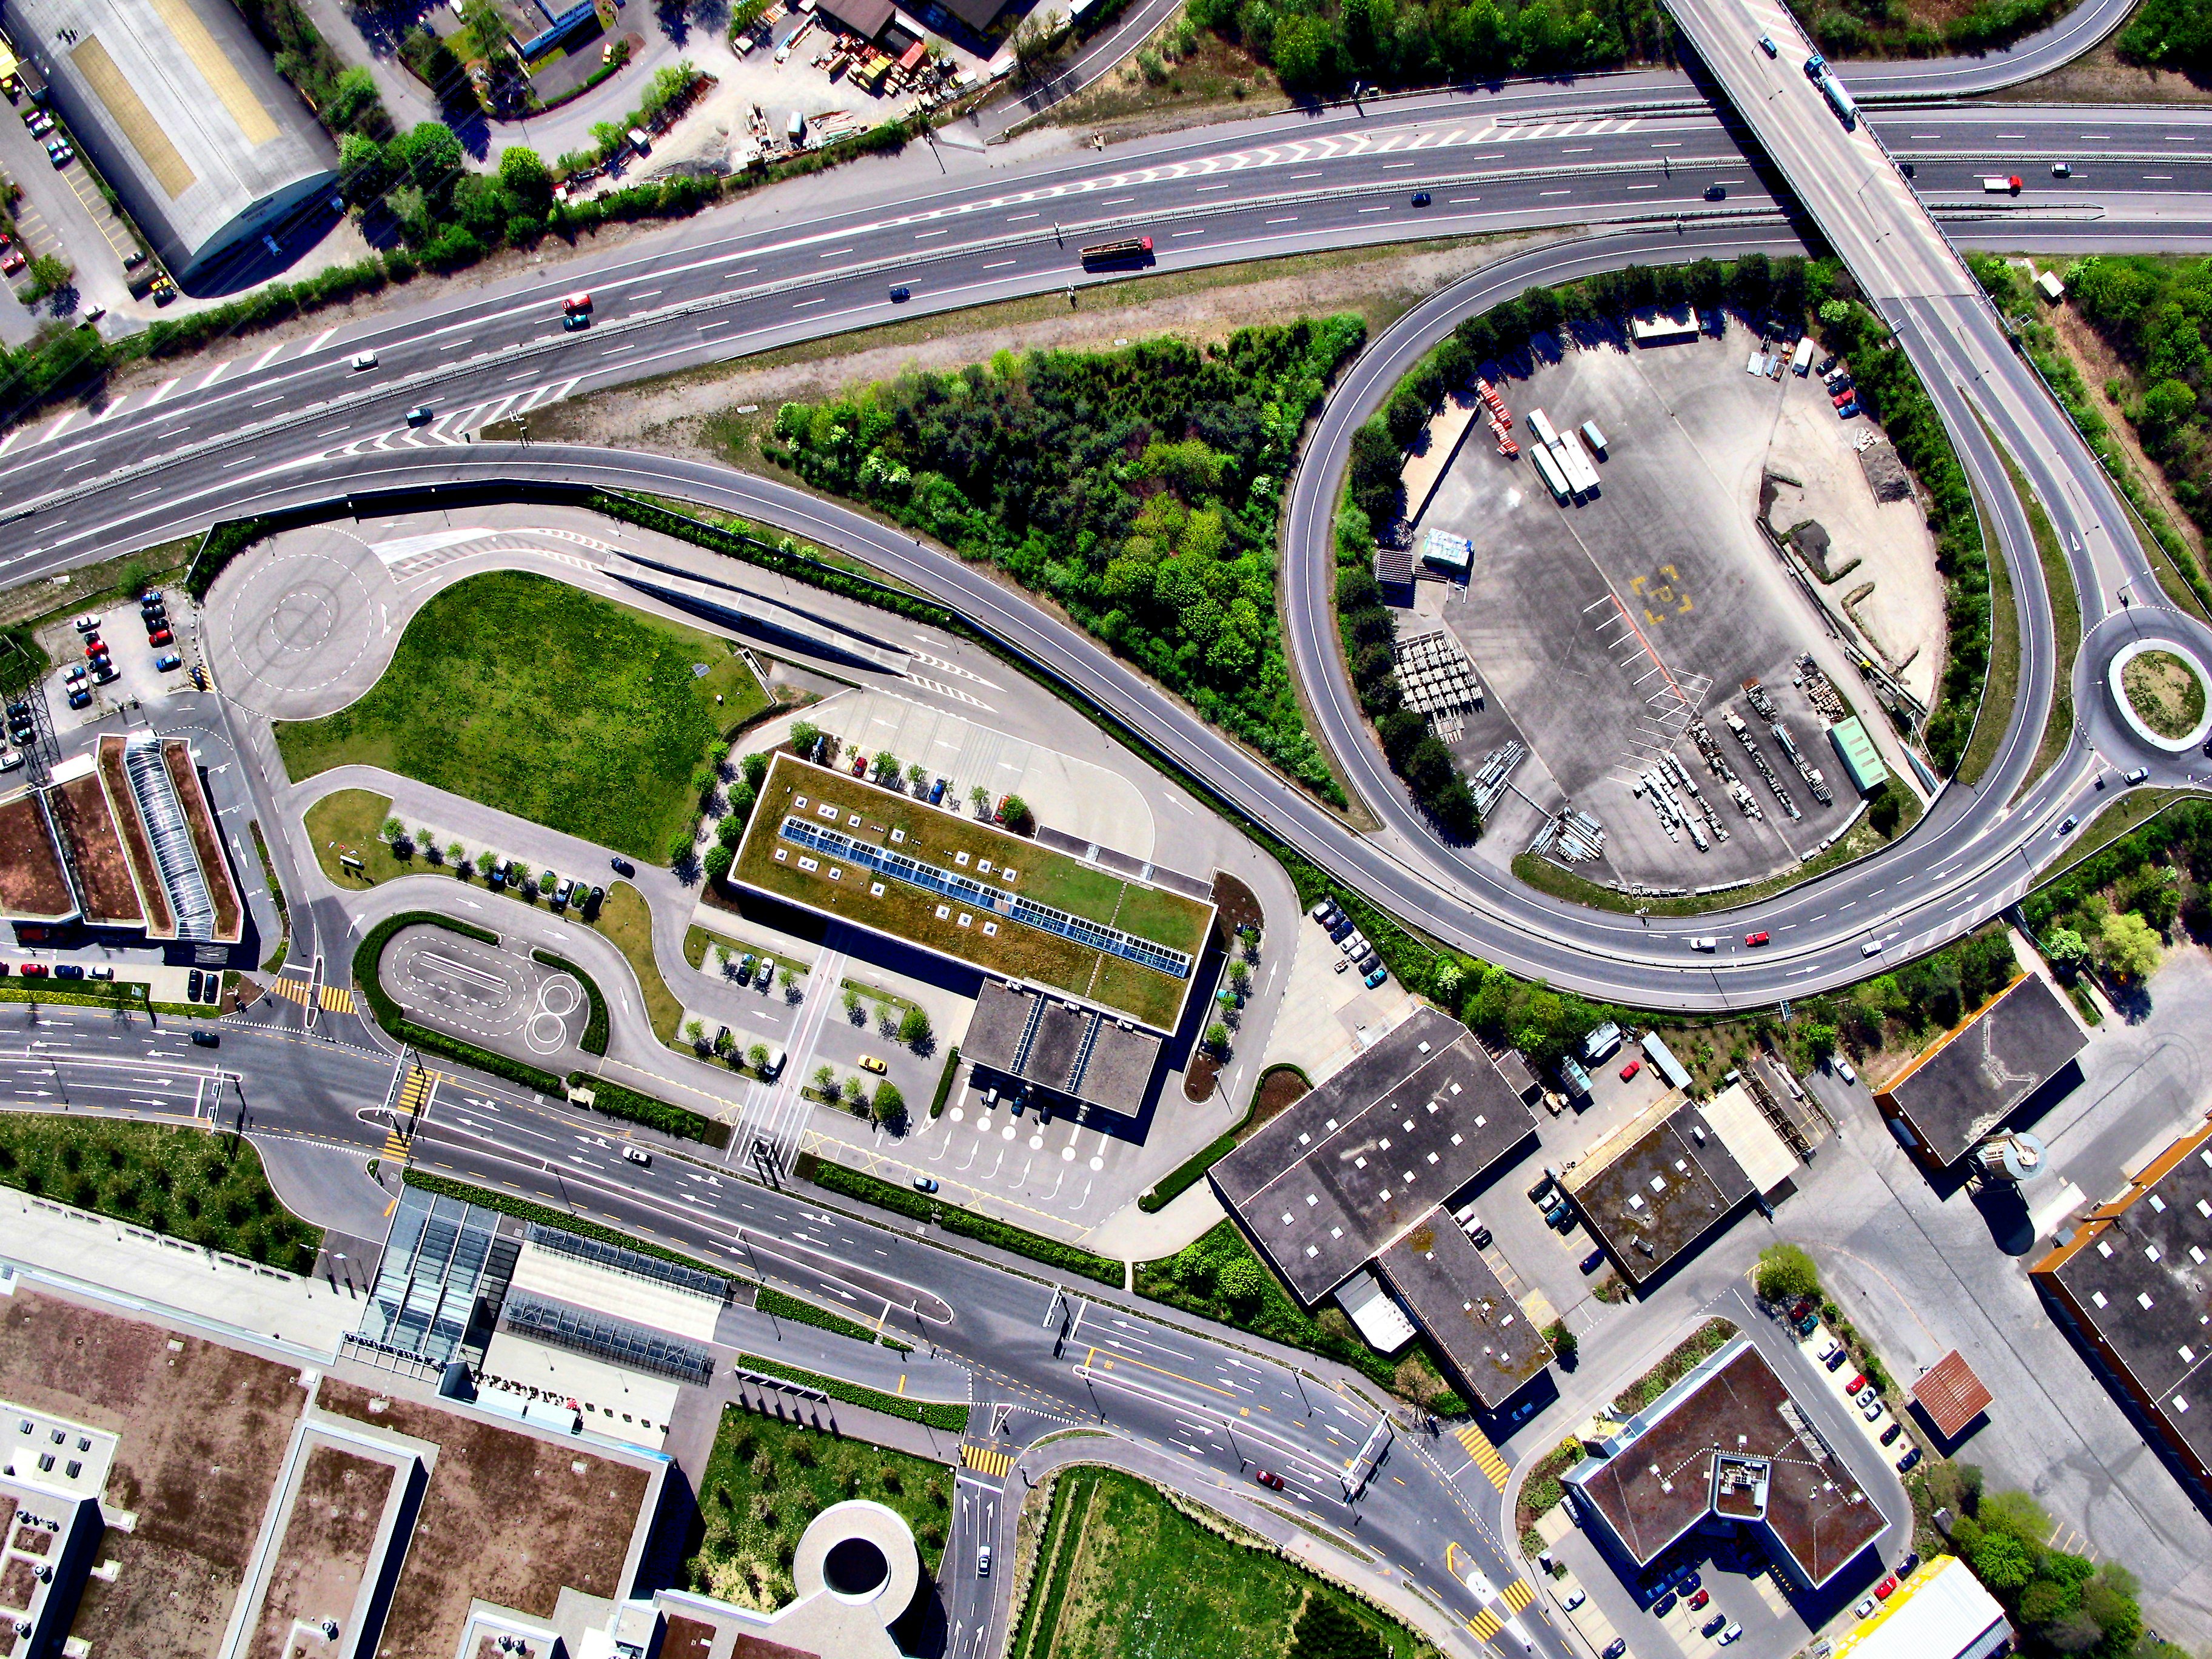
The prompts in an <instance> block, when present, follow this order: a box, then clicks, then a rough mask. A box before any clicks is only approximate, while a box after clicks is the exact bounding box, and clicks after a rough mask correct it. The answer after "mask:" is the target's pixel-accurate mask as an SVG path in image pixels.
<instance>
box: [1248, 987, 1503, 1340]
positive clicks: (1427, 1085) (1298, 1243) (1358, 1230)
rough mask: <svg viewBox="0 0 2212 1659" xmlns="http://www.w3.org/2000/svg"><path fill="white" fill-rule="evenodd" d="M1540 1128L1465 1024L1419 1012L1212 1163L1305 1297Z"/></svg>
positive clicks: (1375, 1252)
mask: <svg viewBox="0 0 2212 1659" xmlns="http://www.w3.org/2000/svg"><path fill="white" fill-rule="evenodd" d="M1534 1130H1535V1118H1534V1115H1532V1114H1531V1113H1530V1111H1529V1110H1528V1106H1527V1105H1526V1104H1525V1103H1523V1102H1522V1099H1521V1098H1520V1097H1519V1096H1518V1095H1516V1093H1515V1092H1514V1091H1513V1088H1512V1085H1510V1084H1509V1083H1507V1082H1506V1080H1505V1079H1504V1076H1503V1075H1502V1074H1501V1073H1499V1071H1498V1066H1497V1064H1496V1062H1494V1061H1493V1060H1492V1059H1491V1058H1490V1056H1489V1055H1488V1054H1486V1053H1485V1052H1484V1051H1483V1048H1482V1046H1481V1045H1480V1043H1478V1042H1475V1040H1474V1036H1472V1035H1471V1034H1470V1033H1469V1032H1468V1029H1467V1028H1466V1027H1465V1026H1464V1025H1462V1024H1460V1023H1459V1022H1458V1021H1457V1020H1455V1019H1453V1018H1450V1017H1449V1015H1445V1014H1441V1013H1438V1012H1437V1011H1436V1010H1434V1009H1432V1008H1422V1009H1419V1010H1417V1011H1416V1012H1414V1013H1413V1015H1411V1016H1410V1017H1409V1018H1407V1019H1406V1020H1405V1021H1403V1022H1402V1023H1401V1024H1398V1025H1397V1026H1395V1027H1394V1028H1393V1029H1392V1030H1389V1031H1388V1032H1386V1033H1385V1034H1384V1035H1383V1036H1381V1037H1380V1038H1378V1039H1377V1040H1376V1042H1374V1044H1373V1045H1372V1046H1371V1047H1370V1048H1368V1049H1367V1051H1366V1052H1365V1053H1364V1054H1359V1055H1358V1056H1356V1057H1355V1058H1353V1059H1352V1060H1351V1061H1350V1062H1348V1063H1347V1064H1346V1065H1345V1066H1343V1067H1342V1068H1341V1069H1340V1070H1339V1071H1338V1072H1337V1073H1335V1074H1334V1076H1332V1077H1330V1078H1328V1079H1326V1080H1325V1081H1323V1082H1322V1083H1321V1084H1320V1085H1318V1086H1317V1087H1316V1088H1315V1089H1314V1090H1313V1091H1311V1092H1310V1093H1309V1094H1307V1095H1305V1096H1304V1097H1302V1098H1300V1099H1299V1100H1298V1101H1297V1103H1294V1104H1293V1105H1291V1107H1289V1108H1288V1109H1285V1111H1284V1112H1282V1113H1281V1114H1280V1115H1278V1116H1277V1117H1275V1118H1274V1119H1273V1121H1270V1122H1269V1123H1267V1125H1265V1126H1264V1127H1262V1128H1261V1130H1260V1131H1259V1132H1258V1133H1256V1134H1255V1135H1253V1136H1252V1137H1251V1139H1249V1140H1247V1141H1245V1142H1244V1143H1243V1145H1242V1146H1238V1147H1237V1148H1236V1149H1235V1150H1234V1151H1232V1152H1230V1153H1229V1155H1228V1156H1227V1157H1225V1158H1223V1159H1222V1160H1221V1161H1220V1162H1219V1163H1218V1164H1215V1165H1214V1166H1213V1168H1212V1170H1211V1171H1209V1172H1208V1173H1209V1175H1210V1176H1211V1179H1212V1182H1213V1185H1214V1188H1215V1190H1216V1191H1218V1193H1219V1194H1220V1195H1221V1198H1222V1201H1223V1202H1224V1203H1225V1204H1226V1205H1227V1206H1229V1208H1230V1210H1231V1212H1233V1213H1234V1214H1235V1215H1236V1217H1237V1220H1238V1222H1239V1223H1240V1224H1241V1225H1243V1228H1244V1231H1246V1232H1247V1233H1248V1234H1249V1235H1250V1237H1251V1238H1252V1240H1253V1242H1254V1243H1256V1244H1257V1245H1258V1246H1259V1248H1260V1249H1261V1252H1262V1253H1263V1254H1264V1255H1266V1256H1267V1260H1268V1261H1270V1262H1272V1263H1273V1265H1274V1267H1275V1270H1276V1272H1278V1273H1280V1274H1281V1275H1282V1276H1283V1278H1284V1279H1285V1280H1286V1281H1287V1282H1288V1283H1289V1285H1290V1286H1291V1289H1292V1290H1293V1291H1296V1292H1297V1297H1298V1299H1299V1300H1300V1301H1301V1302H1303V1303H1304V1304H1306V1305H1307V1306H1308V1307H1311V1306H1312V1305H1313V1304H1315V1303H1316V1302H1318V1301H1320V1300H1321V1299H1322V1297H1325V1296H1327V1295H1328V1293H1329V1291H1331V1290H1333V1289H1334V1288H1335V1287H1336V1286H1337V1285H1340V1284H1341V1283H1343V1282H1344V1280H1345V1279H1347V1278H1349V1277H1350V1276H1351V1275H1352V1273H1353V1272H1354V1271H1356V1270H1357V1269H1358V1268H1359V1267H1364V1265H1366V1264H1367V1263H1368V1262H1370V1261H1374V1260H1375V1259H1376V1257H1377V1256H1379V1255H1383V1252H1385V1251H1386V1250H1388V1249H1389V1248H1390V1247H1391V1246H1392V1245H1393V1244H1395V1243H1397V1242H1398V1241H1399V1240H1400V1239H1401V1238H1402V1237H1405V1236H1406V1235H1407V1233H1409V1232H1411V1231H1413V1229H1414V1228H1415V1227H1416V1226H1417V1225H1422V1224H1423V1223H1424V1220H1425V1218H1428V1216H1429V1213H1430V1212H1431V1211H1432V1210H1434V1209H1435V1208H1436V1207H1437V1206H1438V1205H1440V1204H1442V1203H1443V1202H1444V1201H1446V1200H1449V1198H1450V1197H1451V1196H1452V1194H1455V1193H1456V1192H1458V1191H1459V1190H1460V1189H1461V1188H1464V1187H1466V1186H1467V1185H1468V1183H1469V1182H1472V1181H1474V1179H1475V1178H1476V1177H1477V1176H1480V1175H1481V1174H1482V1173H1483V1172H1484V1171H1485V1170H1488V1169H1489V1168H1491V1167H1492V1165H1493V1164H1497V1163H1498V1160H1499V1159H1501V1158H1504V1156H1505V1155H1506V1154H1507V1153H1508V1152H1511V1151H1512V1150H1513V1149H1514V1148H1515V1147H1516V1146H1520V1145H1521V1144H1522V1142H1523V1141H1525V1140H1527V1139H1528V1137H1529V1136H1530V1135H1531V1134H1532V1133H1534ZM1444 1225H1449V1221H1447V1222H1446V1223H1445V1224H1444Z"/></svg>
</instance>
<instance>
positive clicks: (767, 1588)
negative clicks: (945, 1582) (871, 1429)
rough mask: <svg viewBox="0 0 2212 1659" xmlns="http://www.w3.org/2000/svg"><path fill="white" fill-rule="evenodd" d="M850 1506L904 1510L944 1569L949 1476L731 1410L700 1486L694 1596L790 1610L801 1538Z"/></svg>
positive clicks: (924, 1462)
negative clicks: (825, 1516) (833, 1507)
mask: <svg viewBox="0 0 2212 1659" xmlns="http://www.w3.org/2000/svg"><path fill="white" fill-rule="evenodd" d="M846 1498H873V1499H874V1500H875V1501H876V1502H877V1503H878V1504H887V1505H889V1506H890V1508H891V1509H894V1510H897V1511H898V1512H899V1514H900V1515H902V1516H904V1517H905V1518H906V1522H907V1524H908V1526H910V1527H912V1528H914V1536H915V1542H916V1543H917V1544H919V1545H920V1546H921V1560H922V1571H924V1572H925V1573H929V1572H934V1571H936V1567H937V1560H938V1558H939V1556H940V1555H942V1554H943V1553H944V1552H945V1530H946V1527H947V1524H948V1522H949V1521H950V1518H951V1510H950V1509H949V1508H948V1507H947V1506H948V1505H949V1504H951V1498H952V1471H951V1469H950V1468H946V1467H945V1465H944V1464H942V1463H933V1462H930V1461H929V1460H928V1459H927V1458H923V1457H915V1456H913V1455H909V1454H908V1453H906V1452H898V1451H887V1450H885V1449H884V1448H882V1447H880V1446H872V1445H869V1444H867V1443H866V1442H865V1441H859V1440H847V1439H842V1438H840V1437H835V1436H832V1435H827V1434H820V1433H817V1432H816V1431H814V1430H812V1429H806V1428H801V1427H799V1425H797V1424H794V1423H779V1422H777V1421H775V1419H773V1418H766V1417H759V1416H756V1415H755V1414H753V1413H750V1412H748V1411H745V1410H744V1409H742V1408H741V1407H736V1406H727V1407H724V1408H723V1410H722V1424H721V1427H720V1429H719V1430H718V1431H716V1433H715V1436H714V1455H712V1456H711V1457H709V1458H708V1461H707V1470H706V1473H705V1474H703V1475H702V1477H701V1478H700V1481H699V1518H700V1522H701V1526H702V1532H701V1534H700V1537H699V1544H698V1549H697V1551H696V1553H695V1554H694V1555H693V1556H692V1557H691V1559H690V1562H689V1563H688V1564H687V1571H688V1574H689V1577H690V1582H691V1586H692V1588H693V1589H696V1590H700V1591H702V1592H704V1593H705V1594H708V1595H718V1596H720V1597H722V1598H723V1599H724V1600H726V1601H734V1602H737V1603H738V1605H739V1606H741V1607H759V1608H767V1607H781V1605H782V1604H783V1603H784V1602H786V1601H789V1600H790V1599H791V1597H792V1595H793V1589H792V1583H791V1559H792V1553H793V1551H794V1550H796V1549H797V1548H798V1547H799V1534H801V1533H802V1532H805V1530H806V1523H807V1522H809V1521H811V1520H812V1519H813V1518H814V1517H815V1516H817V1514H819V1513H820V1512H821V1511H822V1510H825V1509H827V1508H828V1507H829V1505H830V1504H836V1503H841V1502H842V1501H843V1500H844V1499H846Z"/></svg>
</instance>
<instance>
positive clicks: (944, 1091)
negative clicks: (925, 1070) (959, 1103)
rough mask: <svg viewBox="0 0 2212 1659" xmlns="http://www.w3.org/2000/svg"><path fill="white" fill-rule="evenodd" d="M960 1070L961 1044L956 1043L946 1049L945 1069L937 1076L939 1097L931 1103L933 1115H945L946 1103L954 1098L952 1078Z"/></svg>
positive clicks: (930, 1112)
mask: <svg viewBox="0 0 2212 1659" xmlns="http://www.w3.org/2000/svg"><path fill="white" fill-rule="evenodd" d="M959 1070H960V1045H959V1044H958V1043H957V1042H956V1043H954V1044H953V1045H952V1047H951V1048H949V1049H947V1050H946V1051H945V1069H944V1070H943V1071H942V1072H940V1073H938V1076H937V1098H935V1099H934V1100H933V1101H931V1102H930V1103H929V1115H930V1116H932V1117H943V1116H944V1115H945V1102H946V1101H948V1100H950V1099H951V1098H952V1079H953V1076H954V1074H955V1073H957V1072H958V1071H959Z"/></svg>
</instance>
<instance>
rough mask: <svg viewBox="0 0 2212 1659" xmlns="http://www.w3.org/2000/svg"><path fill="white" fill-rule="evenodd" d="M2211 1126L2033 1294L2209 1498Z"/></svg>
mask: <svg viewBox="0 0 2212 1659" xmlns="http://www.w3.org/2000/svg"><path fill="white" fill-rule="evenodd" d="M2208 1142H2212V1123H2206V1124H2203V1125H2200V1126H2199V1127H2197V1128H2194V1129H2191V1131H2190V1132H2189V1133H2187V1134H2185V1135H2184V1136H2182V1137H2181V1139H2179V1140H2177V1141H2175V1142H2174V1143H2173V1145H2172V1146H2169V1147H2167V1148H2166V1151H2164V1152H2160V1154H2159V1155H2158V1156H2157V1157H2156V1158H2153V1159H2152V1160H2151V1162H2150V1163H2149V1164H2147V1165H2145V1166H2144V1168H2143V1170H2142V1173H2141V1174H2139V1175H2137V1176H2136V1177H2135V1179H2134V1180H2133V1181H2131V1182H2129V1183H2128V1186H2127V1188H2125V1190H2124V1191H2123V1192H2122V1193H2121V1194H2119V1196H2118V1197H2117V1198H2115V1199H2113V1200H2112V1201H2111V1202H2109V1203H2106V1204H2100V1205H2099V1206H2097V1207H2096V1208H2095V1209H2093V1210H2092V1211H2090V1212H2089V1213H2088V1216H2087V1218H2085V1219H2084V1220H2083V1221H2082V1223H2081V1225H2080V1226H2079V1227H2077V1228H2075V1230H2074V1231H2073V1232H2072V1233H2071V1234H2067V1233H2061V1234H2060V1235H2059V1237H2058V1243H2057V1245H2056V1246H2055V1247H2054V1248H2053V1249H2051V1252H2050V1254H2048V1255H2045V1257H2044V1258H2043V1259H2042V1260H2041V1261H2038V1262H2037V1263H2036V1264H2035V1265H2034V1266H2033V1267H2031V1268H2030V1269H2029V1270H2028V1271H2029V1273H2030V1275H2031V1276H2032V1277H2033V1279H2034V1281H2035V1285H2036V1287H2037V1289H2039V1291H2042V1292H2043V1295H2044V1297H2045V1300H2046V1301H2047V1302H2048V1303H2049V1304H2051V1307H2052V1308H2053V1309H2054V1310H2056V1311H2057V1314H2058V1316H2059V1317H2060V1319H2061V1320H2063V1322H2065V1323H2066V1324H2067V1325H2068V1326H2069V1328H2071V1329H2072V1331H2073V1333H2074V1334H2075V1337H2076V1339H2077V1340H2080V1341H2081V1343H2082V1344H2083V1346H2086V1347H2087V1348H2088V1350H2089V1351H2090V1352H2091V1353H2092V1354H2093V1356H2094V1357H2095V1358H2096V1359H2097V1360H2098V1361H2099V1362H2100V1367H2101V1369H2102V1370H2104V1371H2105V1373H2106V1381H2107V1383H2110V1384H2111V1385H2112V1386H2113V1387H2115V1388H2117V1389H2119V1390H2120V1391H2121V1392H2122V1393H2123V1394H2124V1395H2127V1396H2128V1398H2129V1399H2130V1400H2131V1401H2134V1403H2135V1405H2136V1409H2137V1410H2138V1411H2140V1412H2141V1413H2142V1415H2143V1416H2145V1417H2147V1418H2148V1419H2149V1420H2150V1422H2151V1424H2152V1425H2154V1427H2155V1429H2156V1430H2157V1431H2158V1434H2159V1437H2160V1439H2161V1440H2163V1441H2164V1442H2165V1443H2166V1446H2167V1448H2168V1449H2170V1450H2171V1451H2172V1454H2173V1455H2174V1456H2175V1457H2176V1458H2178V1459H2179V1461H2180V1462H2181V1464H2182V1465H2183V1467H2184V1468H2186V1469H2187V1470H2188V1471H2189V1472H2190V1474H2191V1475H2193V1476H2194V1477H2195V1479H2196V1480H2197V1482H2198V1483H2199V1484H2200V1485H2201V1486H2204V1487H2205V1488H2206V1489H2207V1490H2208V1491H2212V1369H2208V1368H2212V1313H2208V1311H2207V1310H2212V1272H2208V1270H2207V1269H2208V1265H2212V1145H2208V1144H2207V1143H2208Z"/></svg>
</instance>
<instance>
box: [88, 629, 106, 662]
mask: <svg viewBox="0 0 2212 1659" xmlns="http://www.w3.org/2000/svg"><path fill="white" fill-rule="evenodd" d="M106 649H107V647H106V645H105V644H103V643H102V642H101V641H100V635H97V634H88V635H85V636H84V654H85V655H86V656H88V657H95V656H98V655H99V654H100V653H101V652H103V651H105V650H106Z"/></svg>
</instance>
